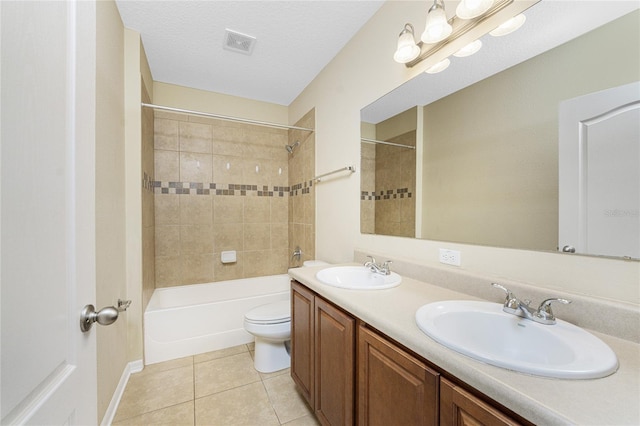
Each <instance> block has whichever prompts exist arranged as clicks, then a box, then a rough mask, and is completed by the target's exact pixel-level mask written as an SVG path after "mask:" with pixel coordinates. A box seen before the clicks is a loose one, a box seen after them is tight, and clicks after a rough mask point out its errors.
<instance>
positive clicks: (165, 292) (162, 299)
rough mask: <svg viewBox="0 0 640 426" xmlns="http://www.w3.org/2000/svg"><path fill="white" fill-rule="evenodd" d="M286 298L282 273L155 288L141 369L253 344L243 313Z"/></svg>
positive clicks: (147, 317) (287, 286)
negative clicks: (245, 325) (191, 356)
mask: <svg viewBox="0 0 640 426" xmlns="http://www.w3.org/2000/svg"><path fill="white" fill-rule="evenodd" d="M289 294H290V278H289V276H288V275H286V274H283V275H271V276H267V277H257V278H243V279H239V280H231V281H220V282H214V283H207V284H193V285H185V286H177V287H167V288H158V289H155V290H154V292H153V295H152V296H151V300H150V301H149V305H148V306H147V309H146V310H145V313H144V353H145V355H144V358H145V364H146V365H148V364H155V363H157V362H162V361H168V360H170V359H175V358H181V357H184V356H189V355H195V354H199V353H203V352H209V351H215V350H219V349H224V348H229V347H232V346H237V345H241V344H244V343H250V342H253V335H251V334H249V333H247V332H246V331H245V330H244V328H243V321H244V314H245V312H247V311H249V310H250V309H252V308H255V307H256V306H260V305H264V304H266V303H271V302H276V301H280V300H289V297H290V296H289Z"/></svg>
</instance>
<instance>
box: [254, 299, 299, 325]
mask: <svg viewBox="0 0 640 426" xmlns="http://www.w3.org/2000/svg"><path fill="white" fill-rule="evenodd" d="M244 317H245V318H246V319H247V320H248V321H252V322H262V323H264V322H284V321H289V320H291V302H290V301H289V300H283V301H280V302H273V303H269V304H266V305H262V306H258V307H257V308H253V309H252V310H250V311H249V312H247V313H246V314H245V315H244Z"/></svg>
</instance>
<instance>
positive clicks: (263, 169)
mask: <svg viewBox="0 0 640 426" xmlns="http://www.w3.org/2000/svg"><path fill="white" fill-rule="evenodd" d="M288 139H289V135H288V132H287V131H286V130H279V129H272V128H269V127H263V126H254V125H248V124H239V123H234V122H229V121H222V120H216V119H211V118H205V117H199V116H193V115H185V114H177V113H167V112H162V111H156V112H155V182H154V193H155V256H156V257H155V280H156V287H167V286H174V285H185V284H194V283H204V282H212V281H222V280H229V279H237V278H245V277H255V276H263V275H272V274H279V273H286V271H287V268H288V266H289V259H290V254H289V231H288V229H289V226H288V225H289V190H290V188H289V180H288V176H289V169H288V153H287V151H286V149H285V145H286V144H287V143H289V142H288ZM230 250H235V251H236V253H237V261H236V262H234V263H228V264H223V263H222V262H221V259H220V254H221V252H223V251H230Z"/></svg>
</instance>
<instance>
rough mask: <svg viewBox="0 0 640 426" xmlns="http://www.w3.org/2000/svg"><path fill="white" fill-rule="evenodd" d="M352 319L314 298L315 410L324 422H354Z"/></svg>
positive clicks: (346, 423) (353, 323)
mask: <svg viewBox="0 0 640 426" xmlns="http://www.w3.org/2000/svg"><path fill="white" fill-rule="evenodd" d="M354 346H355V320H354V319H353V317H351V316H349V315H347V314H345V313H344V312H342V311H341V310H339V309H338V308H336V307H335V306H333V305H331V304H330V303H328V302H326V301H325V300H323V299H321V298H319V297H316V299H315V347H316V355H315V356H316V358H315V413H316V416H317V418H318V420H319V421H320V422H321V423H322V424H324V425H334V426H338V425H351V424H353V422H354V418H353V413H354V408H355V407H354V391H355V387H354V361H355V359H354Z"/></svg>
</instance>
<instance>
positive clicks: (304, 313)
mask: <svg viewBox="0 0 640 426" xmlns="http://www.w3.org/2000/svg"><path fill="white" fill-rule="evenodd" d="M314 302H315V297H314V294H313V292H312V291H311V290H309V289H307V288H306V287H303V286H301V285H300V284H298V283H296V282H295V281H292V282H291V377H292V378H293V381H294V382H296V384H297V385H298V388H299V390H300V393H301V394H302V396H303V397H304V399H305V400H306V401H307V404H309V406H311V408H313V407H314V401H313V398H314V397H315V392H314V388H313V385H314V378H313V374H314V365H313V364H314V360H315V351H314V342H313V336H314V334H315V331H314V319H313V317H314V306H315V304H314Z"/></svg>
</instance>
